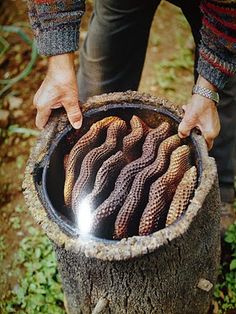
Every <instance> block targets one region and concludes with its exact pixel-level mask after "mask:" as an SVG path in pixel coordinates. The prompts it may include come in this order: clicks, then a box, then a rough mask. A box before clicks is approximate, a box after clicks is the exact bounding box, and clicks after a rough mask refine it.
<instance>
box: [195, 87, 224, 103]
mask: <svg viewBox="0 0 236 314" xmlns="http://www.w3.org/2000/svg"><path fill="white" fill-rule="evenodd" d="M192 94H198V95H201V96H203V97H206V98H209V99H211V100H213V101H214V102H215V103H216V105H217V104H218V103H219V100H220V98H219V94H218V93H217V92H215V91H213V90H211V89H209V88H206V87H202V86H200V85H194V86H193V90H192Z"/></svg>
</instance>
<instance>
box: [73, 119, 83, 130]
mask: <svg viewBox="0 0 236 314" xmlns="http://www.w3.org/2000/svg"><path fill="white" fill-rule="evenodd" d="M81 125H82V120H80V121H76V122H74V123H73V127H74V128H75V129H80V128H81Z"/></svg>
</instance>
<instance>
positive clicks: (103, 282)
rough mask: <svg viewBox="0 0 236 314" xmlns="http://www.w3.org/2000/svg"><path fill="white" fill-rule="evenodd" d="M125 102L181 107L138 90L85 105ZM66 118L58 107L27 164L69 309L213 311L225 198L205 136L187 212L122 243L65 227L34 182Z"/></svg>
mask: <svg viewBox="0 0 236 314" xmlns="http://www.w3.org/2000/svg"><path fill="white" fill-rule="evenodd" d="M122 102H124V103H129V102H136V103H144V104H148V105H151V106H154V107H155V106H156V107H165V108H167V109H169V110H170V111H172V112H173V113H174V114H177V115H178V116H180V115H181V113H180V111H179V109H178V108H176V107H175V106H174V105H172V104H170V103H169V102H167V101H165V100H163V99H159V98H156V97H151V96H148V95H145V94H140V93H137V92H127V93H114V94H108V95H102V96H96V97H93V98H91V99H90V100H89V101H88V103H87V105H86V106H85V109H84V110H85V111H86V110H89V109H91V108H96V107H99V106H104V105H106V104H110V103H122ZM67 123H68V122H67V120H66V118H65V116H64V115H63V116H61V115H59V116H58V117H55V118H53V120H52V122H51V123H50V125H49V126H48V128H47V129H46V130H45V131H43V134H42V135H41V138H40V139H39V141H38V143H37V145H36V147H35V148H34V150H33V152H32V154H31V157H30V160H29V163H28V166H27V169H26V175H25V181H24V189H25V191H24V194H25V198H26V202H27V204H28V206H29V208H30V210H31V212H32V214H33V216H34V218H35V219H36V221H37V222H38V223H40V224H41V225H42V227H43V228H44V230H45V232H46V234H47V235H48V237H49V238H50V239H51V241H52V243H53V245H54V248H55V252H56V256H57V260H58V267H59V270H60V273H61V275H62V281H63V287H64V292H65V296H66V303H67V311H68V314H79V313H83V314H87V313H88V314H89V313H92V314H97V313H112V314H113V313H114V314H116V313H117V314H122V313H128V314H134V313H137V314H142V313H143V314H152V313H153V314H154V313H155V314H164V313H165V314H205V313H207V311H208V308H209V305H210V303H211V298H212V292H213V285H214V284H215V282H216V279H217V270H218V266H219V257H220V250H219V247H220V233H219V221H220V205H219V204H220V203H219V188H218V179H217V172H216V166H215V162H214V160H213V159H212V158H210V157H208V154H207V149H206V145H205V142H204V140H203V138H202V137H201V136H199V135H197V134H195V135H194V138H195V140H196V143H197V145H198V149H199V151H200V154H201V159H202V176H201V182H200V184H199V185H198V187H197V189H196V191H195V195H194V198H193V199H192V201H191V204H190V205H189V206H188V209H187V211H186V213H185V214H184V216H183V217H182V219H180V220H179V221H178V222H177V223H174V224H172V225H170V226H169V227H168V228H165V229H162V230H160V231H158V232H155V233H154V234H152V235H150V236H146V237H138V236H136V237H132V238H127V239H123V240H121V241H118V242H115V243H114V242H109V241H108V242H100V241H96V240H93V239H91V240H88V241H85V240H84V239H83V238H73V237H71V236H69V235H68V234H66V233H65V232H64V231H63V230H61V228H60V226H58V221H57V219H55V217H54V218H53V217H50V216H49V215H48V213H47V210H46V209H45V206H44V200H43V196H42V195H40V193H39V191H38V190H37V189H36V187H35V185H36V184H35V181H36V179H37V176H36V175H35V167H36V166H38V165H40V164H41V162H42V160H43V158H44V157H45V155H46V154H47V151H48V149H49V147H50V145H51V144H52V142H53V139H54V137H55V134H57V133H58V132H60V131H61V130H63V129H64V128H65V126H66V125H67Z"/></svg>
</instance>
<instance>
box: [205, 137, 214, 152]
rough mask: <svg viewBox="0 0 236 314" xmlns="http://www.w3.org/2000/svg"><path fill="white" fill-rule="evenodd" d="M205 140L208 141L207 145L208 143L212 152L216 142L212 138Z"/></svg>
mask: <svg viewBox="0 0 236 314" xmlns="http://www.w3.org/2000/svg"><path fill="white" fill-rule="evenodd" d="M205 140H206V143H207V148H208V150H211V149H212V147H213V144H214V140H213V139H210V138H207V139H206V138H205Z"/></svg>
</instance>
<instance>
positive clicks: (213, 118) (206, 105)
mask: <svg viewBox="0 0 236 314" xmlns="http://www.w3.org/2000/svg"><path fill="white" fill-rule="evenodd" d="M201 83H202V82H201ZM209 84H210V83H208V85H207V86H206V84H205V87H208V88H209ZM199 85H201V86H204V84H203V83H202V84H200V83H199ZM210 87H211V88H212V85H211V86H210ZM183 110H184V117H183V120H182V121H181V123H180V124H179V128H178V134H179V136H180V137H181V138H185V137H187V136H189V134H190V132H191V130H192V129H193V128H195V127H196V128H198V129H199V130H200V131H201V133H202V135H203V137H204V138H205V140H206V143H207V146H208V149H209V150H210V149H211V148H212V146H213V142H214V139H215V138H216V137H217V136H218V134H219V132H220V120H219V115H218V112H217V108H216V105H215V103H214V101H213V100H210V99H208V98H206V97H203V96H201V95H198V94H194V95H193V96H192V99H191V102H190V103H189V104H187V105H186V106H183Z"/></svg>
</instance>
